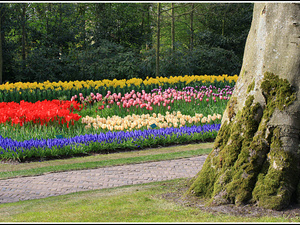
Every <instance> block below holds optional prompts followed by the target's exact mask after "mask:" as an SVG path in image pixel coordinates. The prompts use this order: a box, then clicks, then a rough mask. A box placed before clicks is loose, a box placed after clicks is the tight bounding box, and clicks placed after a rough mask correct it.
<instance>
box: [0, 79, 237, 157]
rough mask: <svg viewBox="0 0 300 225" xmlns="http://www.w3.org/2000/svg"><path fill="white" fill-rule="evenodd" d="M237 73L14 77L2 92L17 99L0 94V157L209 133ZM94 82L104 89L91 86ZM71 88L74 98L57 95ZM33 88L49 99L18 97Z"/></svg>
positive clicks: (202, 137) (77, 151)
mask: <svg viewBox="0 0 300 225" xmlns="http://www.w3.org/2000/svg"><path fill="white" fill-rule="evenodd" d="M226 79H227V80H226ZM234 79H235V78H234V77H227V76H224V75H223V76H211V77H210V76H184V77H170V78H156V79H154V78H148V79H146V80H144V81H142V80H139V79H130V80H125V81H122V82H121V81H116V80H114V81H109V80H103V81H101V82H102V85H103V86H99V85H100V83H99V82H100V81H99V82H96V81H95V82H92V81H87V82H86V84H87V86H85V85H81V86H80V85H78V82H77V83H76V85H74V83H72V82H60V84H59V85H60V86H58V87H57V89H55V88H51V87H54V86H55V85H54V83H52V84H50V83H49V82H48V84H47V85H48V86H47V85H45V86H39V85H38V84H36V89H33V88H32V87H30V88H29V86H26V85H24V84H23V85H19V86H18V87H13V86H12V85H11V86H10V89H9V88H8V89H6V90H5V91H6V92H5V91H4V92H2V94H3V93H4V95H5V93H6V97H7V98H12V101H11V102H0V159H17V160H20V161H23V160H26V159H33V158H40V159H51V158H59V157H62V156H74V155H82V154H90V153H95V152H97V153H103V152H105V151H114V150H125V149H136V148H139V149H141V148H145V147H155V146H158V145H163V146H165V145H169V144H183V143H189V142H200V141H201V142H204V141H212V140H213V139H214V138H215V137H216V134H217V132H218V129H219V127H220V123H221V118H222V116H221V115H222V113H223V111H224V110H225V107H226V105H227V102H228V100H229V99H230V97H231V95H232V91H233V89H234V86H229V85H225V84H226V82H227V83H229V81H230V83H231V82H232V83H234ZM209 81H211V83H209ZM216 82H219V84H220V83H221V84H222V85H220V87H218V86H215V84H216ZM96 83H97V84H96ZM117 83H118V85H117ZM204 83H206V84H207V85H204ZM186 84H189V86H187V85H186ZM192 84H194V85H192ZM5 85H6V86H5V87H7V86H8V84H5ZM64 85H65V86H64ZM95 85H96V86H95ZM97 85H98V87H97ZM166 85H168V87H166ZM184 85H185V86H184ZM91 86H93V88H94V89H93V90H100V89H101V90H102V92H97V91H95V92H92V91H90V90H92V88H91ZM1 87H2V88H3V86H1V85H0V88H1ZM96 87H97V88H98V89H97V88H96ZM129 87H132V88H131V89H129ZM150 87H151V88H150ZM59 88H60V89H59ZM67 89H68V90H67ZM105 89H107V90H105ZM117 89H118V90H119V91H116V90H117ZM11 90H13V91H11ZM16 90H17V92H16ZM126 90H127V91H126ZM66 91H69V92H68V94H69V95H70V94H72V95H70V98H69V99H70V100H58V99H57V98H58V97H61V95H62V94H66V93H67V92H66ZM88 91H89V92H88ZM8 92H11V93H12V94H11V95H7V93H8ZM19 92H22V93H21V94H20V95H18V94H16V93H19ZM50 92H51V93H50ZM47 93H50V94H51V95H50V94H49V95H47ZM85 93H87V94H85ZM94 93H95V94H94ZM34 94H35V95H36V99H39V98H41V97H42V96H44V100H43V101H40V100H37V101H32V102H27V101H24V99H21V100H20V101H19V103H17V102H18V98H20V96H27V97H28V98H31V97H32V96H34ZM55 94H56V96H55ZM8 96H9V97H8ZM47 96H48V97H49V96H50V99H47V98H48V97H47ZM51 96H52V97H53V98H54V97H55V98H56V99H54V100H51V98H52V97H51ZM0 97H1V96H0ZM36 99H35V100H36ZM31 100H34V99H31Z"/></svg>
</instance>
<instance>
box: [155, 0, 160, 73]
mask: <svg viewBox="0 0 300 225" xmlns="http://www.w3.org/2000/svg"><path fill="white" fill-rule="evenodd" d="M160 7H161V6H160V3H157V41H156V68H155V75H156V76H157V77H158V76H159V45H160Z"/></svg>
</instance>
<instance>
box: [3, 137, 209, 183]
mask: <svg viewBox="0 0 300 225" xmlns="http://www.w3.org/2000/svg"><path fill="white" fill-rule="evenodd" d="M212 145H213V143H201V144H190V145H183V146H171V147H164V148H153V149H146V150H141V151H132V152H122V153H113V154H106V155H105V154H104V155H103V154H97V155H94V156H87V157H77V158H70V159H65V160H51V161H44V162H30V163H18V164H0V179H6V178H12V177H20V176H34V175H40V174H44V173H50V172H62V171H70V170H81V169H93V168H99V167H104V166H116V165H125V164H133V163H142V162H150V161H161V160H170V159H178V158H186V157H193V156H197V155H202V154H208V153H209V152H210V151H211V148H212Z"/></svg>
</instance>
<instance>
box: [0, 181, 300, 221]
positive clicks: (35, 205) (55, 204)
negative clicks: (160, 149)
mask: <svg viewBox="0 0 300 225" xmlns="http://www.w3.org/2000/svg"><path fill="white" fill-rule="evenodd" d="M186 181H187V179H175V180H171V181H163V182H153V183H150V184H140V185H130V186H123V187H118V188H110V189H101V190H96V191H84V192H77V193H71V194H67V195H62V196H55V197H48V198H45V199H37V200H27V201H22V202H15V203H5V204H1V205H0V222H298V221H299V217H294V218H289V217H288V216H284V215H283V216H276V217H273V216H262V217H254V216H233V215H230V214H226V213H216V212H214V213H211V212H207V211H204V210H201V209H199V208H197V207H190V206H186V205H185V204H179V203H178V202H177V203H176V202H174V201H170V200H167V199H166V198H163V197H162V196H163V195H168V194H172V193H175V192H177V193H178V192H182V190H184V189H185V186H186V185H185V183H186Z"/></svg>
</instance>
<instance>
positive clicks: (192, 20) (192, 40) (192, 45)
mask: <svg viewBox="0 0 300 225" xmlns="http://www.w3.org/2000/svg"><path fill="white" fill-rule="evenodd" d="M194 9H195V6H194V3H192V11H191V21H190V22H191V26H190V27H191V28H190V29H191V36H190V50H191V51H193V48H194V27H193V25H194Z"/></svg>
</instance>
